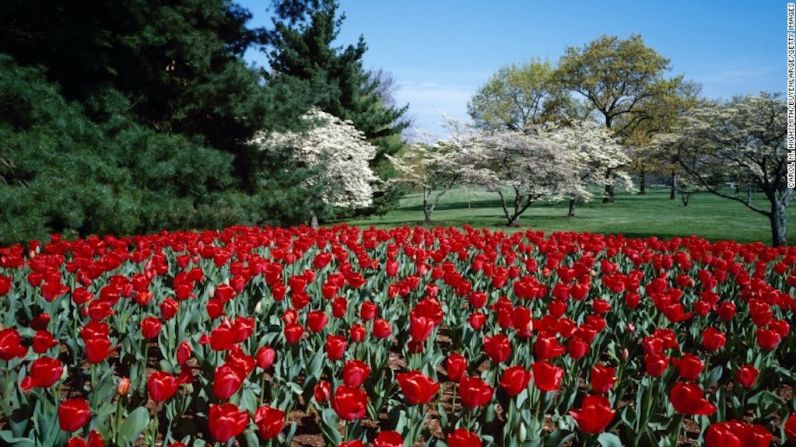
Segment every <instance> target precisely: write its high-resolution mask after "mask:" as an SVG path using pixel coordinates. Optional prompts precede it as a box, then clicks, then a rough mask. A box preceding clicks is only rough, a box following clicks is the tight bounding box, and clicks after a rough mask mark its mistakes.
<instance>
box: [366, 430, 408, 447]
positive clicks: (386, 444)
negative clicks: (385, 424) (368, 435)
mask: <svg viewBox="0 0 796 447" xmlns="http://www.w3.org/2000/svg"><path fill="white" fill-rule="evenodd" d="M403 445H404V439H403V438H402V437H401V434H400V433H398V432H397V431H383V432H380V433H379V434H378V435H376V439H374V440H373V447H403Z"/></svg>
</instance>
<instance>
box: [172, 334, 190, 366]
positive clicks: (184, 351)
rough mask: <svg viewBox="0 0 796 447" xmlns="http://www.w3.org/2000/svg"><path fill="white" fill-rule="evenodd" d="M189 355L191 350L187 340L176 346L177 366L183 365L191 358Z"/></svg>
mask: <svg viewBox="0 0 796 447" xmlns="http://www.w3.org/2000/svg"><path fill="white" fill-rule="evenodd" d="M191 355H193V348H191V344H190V343H189V342H188V340H183V341H181V342H180V344H179V346H177V354H176V357H177V364H178V365H185V363H186V362H187V361H188V359H190V358H191Z"/></svg>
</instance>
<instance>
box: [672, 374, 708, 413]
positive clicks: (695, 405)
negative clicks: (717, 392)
mask: <svg viewBox="0 0 796 447" xmlns="http://www.w3.org/2000/svg"><path fill="white" fill-rule="evenodd" d="M669 400H670V401H671V403H672V406H673V407H674V409H675V411H677V412H678V413H680V414H691V415H706V416H710V415H711V414H713V413H715V412H716V406H715V405H713V404H711V403H710V402H708V401H707V400H705V393H704V391H702V388H700V387H699V385H696V384H693V383H684V382H678V383H677V384H676V385H675V386H674V387H673V388H672V391H671V392H670V393H669Z"/></svg>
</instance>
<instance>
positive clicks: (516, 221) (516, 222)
mask: <svg viewBox="0 0 796 447" xmlns="http://www.w3.org/2000/svg"><path fill="white" fill-rule="evenodd" d="M507 225H508V226H510V227H519V226H520V216H519V215H518V214H515V215H513V216H511V218H510V219H509V223H508V224H507Z"/></svg>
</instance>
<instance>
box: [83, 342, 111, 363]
mask: <svg viewBox="0 0 796 447" xmlns="http://www.w3.org/2000/svg"><path fill="white" fill-rule="evenodd" d="M85 342H86V359H88V361H89V362H90V363H100V362H102V361H103V360H105V359H106V358H108V356H109V355H111V352H113V346H112V345H111V341H110V340H109V339H108V337H91V338H89V339H87V340H85Z"/></svg>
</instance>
